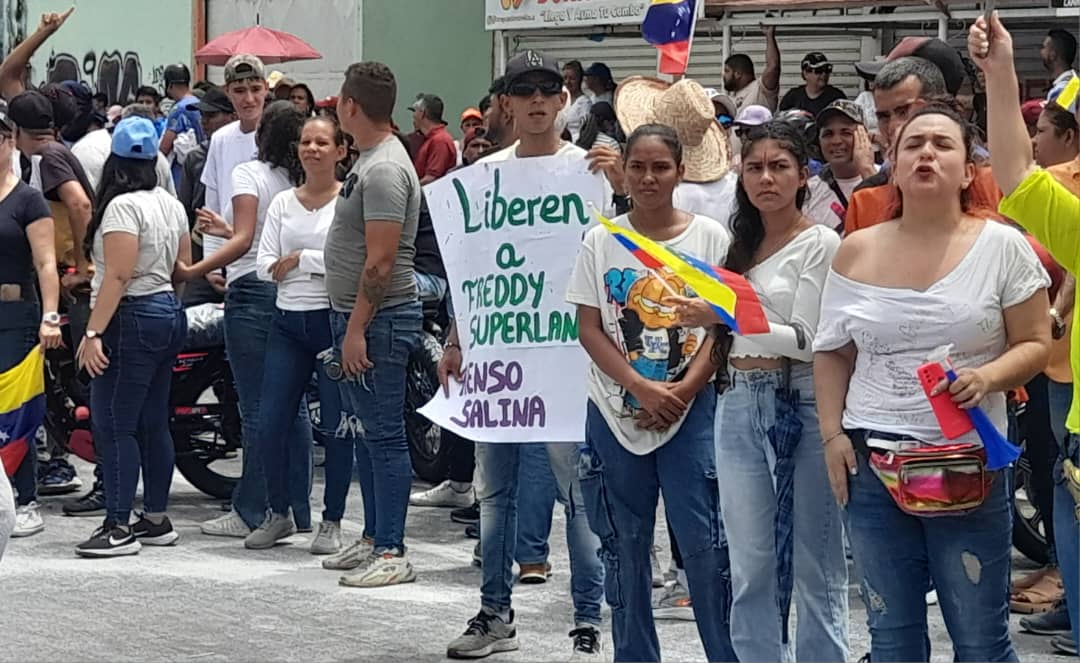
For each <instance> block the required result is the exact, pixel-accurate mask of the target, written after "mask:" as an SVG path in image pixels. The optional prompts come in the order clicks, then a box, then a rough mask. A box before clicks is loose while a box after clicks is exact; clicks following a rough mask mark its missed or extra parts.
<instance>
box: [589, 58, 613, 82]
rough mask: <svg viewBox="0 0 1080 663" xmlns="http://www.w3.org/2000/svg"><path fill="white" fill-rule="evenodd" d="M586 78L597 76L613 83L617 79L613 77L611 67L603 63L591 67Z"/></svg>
mask: <svg viewBox="0 0 1080 663" xmlns="http://www.w3.org/2000/svg"><path fill="white" fill-rule="evenodd" d="M585 75H586V76H595V77H596V78H601V79H603V80H605V81H613V80H615V78H614V77H613V76H612V75H611V67H609V66H607V65H606V64H604V63H603V62H594V63H592V64H590V65H589V67H588V68H587V69H586V70H585Z"/></svg>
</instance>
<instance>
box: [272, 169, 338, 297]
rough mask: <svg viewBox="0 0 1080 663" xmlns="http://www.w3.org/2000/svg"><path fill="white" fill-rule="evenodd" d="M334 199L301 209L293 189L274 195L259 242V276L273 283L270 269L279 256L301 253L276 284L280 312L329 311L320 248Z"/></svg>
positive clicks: (328, 228) (335, 201)
mask: <svg viewBox="0 0 1080 663" xmlns="http://www.w3.org/2000/svg"><path fill="white" fill-rule="evenodd" d="M336 205H337V198H336V197H335V198H333V199H332V200H330V202H328V203H326V204H325V205H323V206H322V207H320V208H319V209H316V210H309V209H308V208H306V207H304V205H303V204H302V203H301V202H300V199H299V198H297V197H296V189H289V190H287V191H282V192H281V193H279V194H278V195H276V196H274V200H273V201H272V202H271V203H270V207H269V208H268V209H267V210H266V223H265V225H263V229H262V237H261V238H260V239H259V253H258V258H257V264H258V276H259V278H260V279H262V280H264V281H271V282H272V281H273V280H274V279H273V277H272V276H271V275H270V268H271V267H272V266H273V264H274V262H275V261H277V259H278V258H281V257H282V256H287V255H289V254H291V253H293V252H295V251H299V252H300V264H299V265H298V266H297V268H296V269H294V270H292V271H291V272H289V273H288V275H287V276H286V277H285V278H284V279H283V280H281V281H280V282H279V283H278V287H277V307H278V308H279V309H281V310H283V311H318V310H320V309H328V308H330V298H329V297H328V296H327V294H326V267H325V266H324V265H323V247H324V246H326V232H327V231H328V230H330V224H331V223H332V222H333V221H334V208H335V206H336Z"/></svg>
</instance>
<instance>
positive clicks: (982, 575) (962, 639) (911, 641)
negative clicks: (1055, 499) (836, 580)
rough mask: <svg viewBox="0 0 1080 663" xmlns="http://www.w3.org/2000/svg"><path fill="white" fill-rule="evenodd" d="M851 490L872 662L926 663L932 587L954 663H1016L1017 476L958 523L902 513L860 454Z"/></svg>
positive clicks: (999, 476) (1001, 475)
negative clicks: (1013, 557)
mask: <svg viewBox="0 0 1080 663" xmlns="http://www.w3.org/2000/svg"><path fill="white" fill-rule="evenodd" d="M856 455H857V456H858V462H859V471H858V474H856V475H854V476H852V477H850V479H849V482H848V496H849V501H848V506H847V516H848V532H849V535H850V537H851V545H852V549H853V551H854V555H855V565H856V568H858V569H860V570H861V571H862V576H863V577H862V593H863V598H864V600H865V601H866V604H867V622H868V624H869V626H870V660H872V661H874V662H875V663H877V662H878V661H929V660H930V639H929V637H928V633H927V623H926V591H927V590H928V589H929V588H930V583H931V580H932V581H933V584H934V587H935V588H936V589H937V593H938V600H939V601H940V602H941V613H942V615H943V616H944V618H945V626H946V628H947V629H948V631H949V637H950V638H951V639H952V644H953V651H954V652H955V660H956V661H1016V660H1018V659H1017V656H1016V651H1015V650H1014V649H1013V646H1012V642H1011V641H1010V640H1009V572H1010V553H1011V551H1012V503H1011V498H1012V485H1011V484H1012V480H1011V475H1012V472H1011V471H1008V470H1007V471H999V472H994V473H993V476H994V480H993V484H992V486H991V487H990V490H989V492H988V494H987V496H986V500H985V501H984V502H983V504H982V506H980V507H979V508H978V509H976V510H975V511H973V512H971V513H968V514H965V515H961V516H938V517H935V518H922V517H918V516H911V515H908V514H906V513H904V512H903V511H901V510H900V509H899V508H898V507H897V506H896V503H895V502H894V501H893V498H892V496H891V495H890V494H889V492H888V491H887V490H886V489H885V486H884V485H883V484H882V483H881V480H880V479H878V477H877V475H875V474H874V472H873V470H871V469H870V467H869V465H868V464H867V459H866V454H864V453H858V454H856Z"/></svg>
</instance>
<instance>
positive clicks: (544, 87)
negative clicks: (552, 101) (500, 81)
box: [507, 80, 562, 97]
mask: <svg viewBox="0 0 1080 663" xmlns="http://www.w3.org/2000/svg"><path fill="white" fill-rule="evenodd" d="M537 90H539V91H540V94H542V95H544V96H545V97H554V96H555V95H557V94H559V93H560V92H562V83H560V82H559V81H554V80H549V81H540V82H538V83H537V82H530V81H518V82H517V83H514V84H513V85H511V86H510V87H509V88H508V89H507V93H508V94H509V95H510V96H511V97H531V96H533V95H534V94H536V92H537Z"/></svg>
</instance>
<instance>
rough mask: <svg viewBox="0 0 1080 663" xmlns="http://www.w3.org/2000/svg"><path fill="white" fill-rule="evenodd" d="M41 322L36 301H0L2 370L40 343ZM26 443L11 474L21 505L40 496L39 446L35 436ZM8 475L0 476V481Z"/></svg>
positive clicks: (23, 357)
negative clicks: (38, 475) (36, 446)
mask: <svg viewBox="0 0 1080 663" xmlns="http://www.w3.org/2000/svg"><path fill="white" fill-rule="evenodd" d="M40 324H41V307H40V306H38V303H37V302H36V301H20V302H0V373H2V372H4V371H7V370H9V369H11V368H13V367H15V366H16V365H18V364H19V362H21V361H22V360H23V359H25V358H26V353H28V352H30V350H31V349H32V348H33V347H34V346H35V345H37V344H38V326H39V325H40ZM26 444H27V447H26V455H25V456H23V459H22V462H21V463H19V467H17V468H15V471H14V472H13V473H12V475H11V487H12V488H14V489H15V493H16V499H15V503H16V504H17V505H18V506H26V505H27V504H30V503H31V502H33V501H35V500H36V499H37V449H36V448H35V442H34V440H33V439H30V440H27V441H26ZM6 479H7V477H6V476H4V477H0V481H5V480H6Z"/></svg>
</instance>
